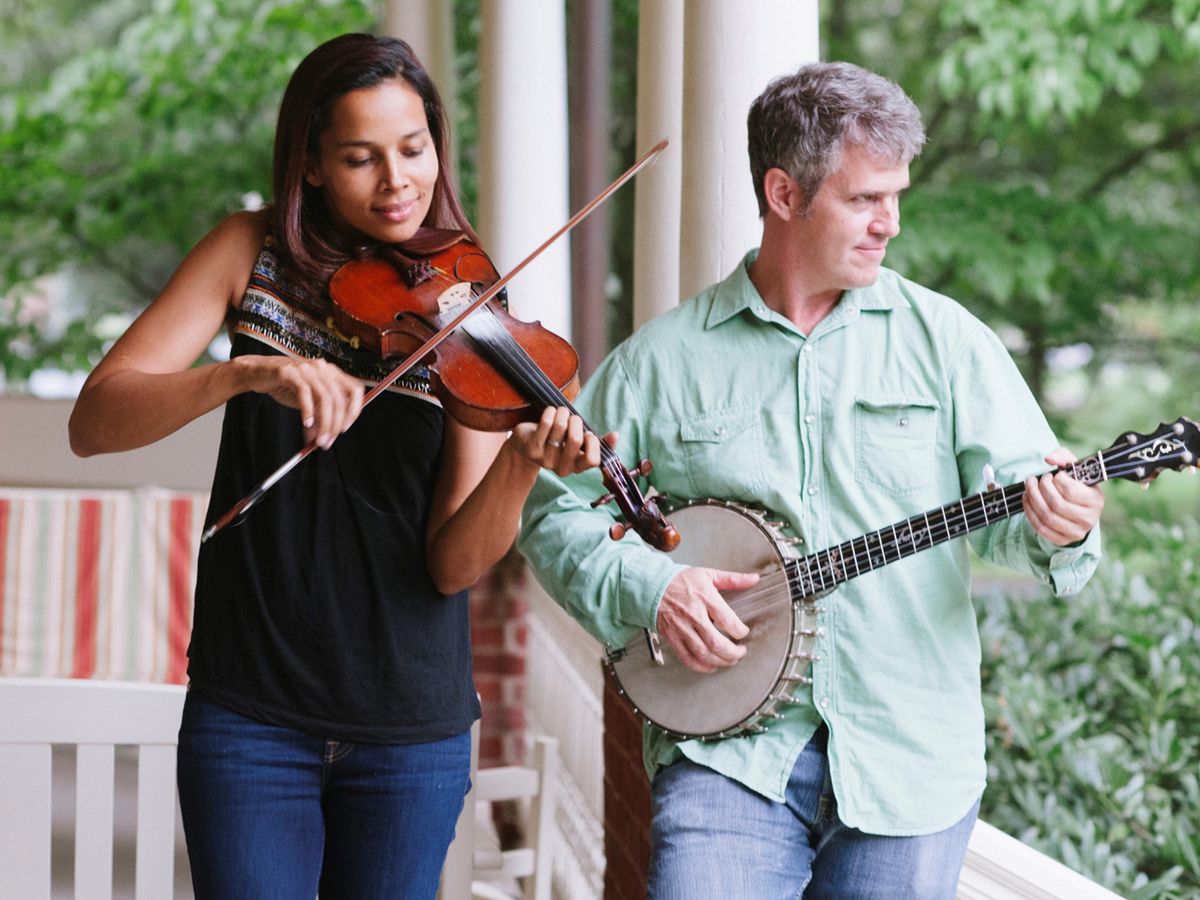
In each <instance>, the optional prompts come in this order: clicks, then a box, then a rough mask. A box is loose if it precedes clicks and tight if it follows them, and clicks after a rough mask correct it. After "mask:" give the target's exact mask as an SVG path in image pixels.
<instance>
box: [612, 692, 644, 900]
mask: <svg viewBox="0 0 1200 900" xmlns="http://www.w3.org/2000/svg"><path fill="white" fill-rule="evenodd" d="M604 854H605V859H606V860H607V864H606V866H605V871H604V900H645V897H646V871H647V869H648V868H649V865H650V782H649V779H648V778H647V777H646V769H645V767H644V766H643V765H642V724H641V721H640V720H639V719H638V717H637V716H635V715H634V714H633V711H632V710H631V709H630V708H629V704H628V703H626V702H625V701H624V700H623V699H622V698H621V697H620V695H619V694H618V693H617V689H616V687H615V685H614V682H613V680H612V678H611V677H609V676H608V675H607V674H606V675H605V678H604Z"/></svg>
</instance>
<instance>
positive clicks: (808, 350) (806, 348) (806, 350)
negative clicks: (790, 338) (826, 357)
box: [800, 344, 812, 353]
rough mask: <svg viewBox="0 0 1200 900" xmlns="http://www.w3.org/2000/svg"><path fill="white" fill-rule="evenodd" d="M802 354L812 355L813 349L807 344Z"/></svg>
mask: <svg viewBox="0 0 1200 900" xmlns="http://www.w3.org/2000/svg"><path fill="white" fill-rule="evenodd" d="M800 352H801V353H812V347H810V346H809V345H808V344H805V345H804V349H803V350H801V351H800Z"/></svg>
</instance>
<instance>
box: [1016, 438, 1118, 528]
mask: <svg viewBox="0 0 1200 900" xmlns="http://www.w3.org/2000/svg"><path fill="white" fill-rule="evenodd" d="M1046 462H1048V463H1050V465H1052V466H1069V465H1070V464H1071V463H1073V462H1075V454H1074V453H1072V452H1071V451H1070V450H1068V449H1066V448H1065V447H1059V448H1057V449H1056V450H1054V451H1053V452H1051V453H1050V455H1049V456H1047V457H1046ZM1021 503H1022V506H1023V507H1024V509H1025V517H1026V518H1027V519H1029V524H1030V525H1032V526H1033V530H1034V531H1036V532H1037V533H1038V534H1040V535H1042V537H1044V538H1046V540H1048V541H1050V543H1052V544H1054V545H1055V546H1058V547H1066V546H1068V545H1069V544H1075V543H1078V542H1079V541H1082V540H1083V539H1084V538H1085V537H1087V535H1088V532H1089V531H1091V530H1092V529H1093V528H1094V527H1095V526H1096V523H1097V522H1099V521H1100V513H1101V511H1102V510H1103V509H1104V493H1103V491H1101V490H1100V488H1098V487H1096V486H1095V485H1086V484H1084V483H1083V482H1081V481H1076V480H1075V479H1074V478H1072V477H1071V476H1070V475H1069V474H1067V473H1066V472H1055V473H1049V472H1048V473H1046V474H1045V475H1043V476H1042V477H1041V478H1027V479H1026V480H1025V497H1024V499H1023V500H1022V501H1021Z"/></svg>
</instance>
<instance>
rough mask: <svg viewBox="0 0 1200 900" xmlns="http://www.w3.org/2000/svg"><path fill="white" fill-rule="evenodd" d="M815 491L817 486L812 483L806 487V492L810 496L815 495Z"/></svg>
mask: <svg viewBox="0 0 1200 900" xmlns="http://www.w3.org/2000/svg"><path fill="white" fill-rule="evenodd" d="M816 493H817V486H816V485H815V484H814V485H813V486H812V487H810V488H809V489H808V494H809V496H810V497H813V496H816Z"/></svg>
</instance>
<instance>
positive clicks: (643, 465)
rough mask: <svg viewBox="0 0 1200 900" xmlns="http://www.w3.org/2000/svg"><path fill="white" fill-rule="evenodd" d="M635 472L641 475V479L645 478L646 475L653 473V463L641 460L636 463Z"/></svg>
mask: <svg viewBox="0 0 1200 900" xmlns="http://www.w3.org/2000/svg"><path fill="white" fill-rule="evenodd" d="M635 471H636V472H637V473H638V474H639V475H641V476H642V477H643V478H645V477H646V476H647V475H649V474H650V473H651V472H653V471H654V463H652V462H650V460H648V459H643V460H642V461H641V462H640V463H638V466H637V469H636V470H635ZM631 474H632V473H631Z"/></svg>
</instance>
